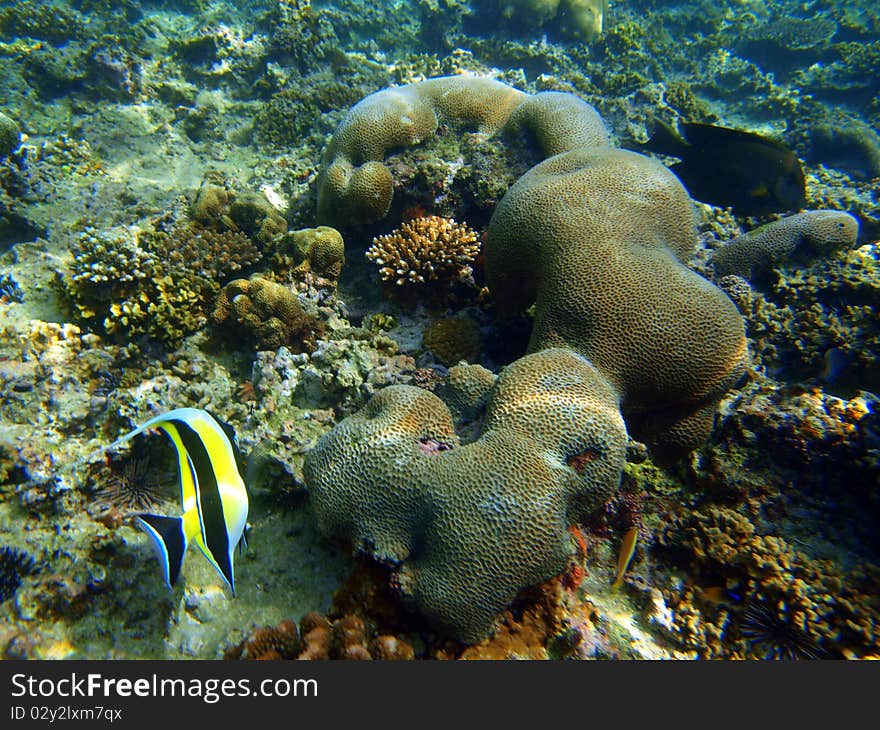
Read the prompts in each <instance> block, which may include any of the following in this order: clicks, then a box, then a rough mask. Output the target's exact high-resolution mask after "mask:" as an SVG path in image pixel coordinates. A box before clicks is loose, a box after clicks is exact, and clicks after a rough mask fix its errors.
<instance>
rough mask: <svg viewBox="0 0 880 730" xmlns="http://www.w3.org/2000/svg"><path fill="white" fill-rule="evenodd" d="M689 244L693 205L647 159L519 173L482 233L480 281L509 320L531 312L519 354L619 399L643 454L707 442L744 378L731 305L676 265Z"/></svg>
mask: <svg viewBox="0 0 880 730" xmlns="http://www.w3.org/2000/svg"><path fill="white" fill-rule="evenodd" d="M695 244H696V229H695V227H694V218H693V212H692V206H691V202H690V198H689V197H688V195H687V192H686V191H685V189H684V188H683V187H682V186H681V183H679V181H678V179H677V178H676V177H675V176H674V175H673V174H672V173H671V172H669V171H668V170H667V169H666V168H665V167H663V166H662V165H660V164H659V163H657V162H655V161H654V160H651V159H649V158H647V157H644V156H643V155H639V154H637V153H634V152H627V151H625V150H618V149H613V148H610V147H584V148H579V149H576V150H573V151H571V152H567V153H564V154H560V155H556V156H555V157H552V158H550V159H548V160H546V161H544V162H542V163H540V164H538V165H536V166H535V167H533V168H532V169H531V170H529V172H527V173H526V174H525V175H523V176H522V177H521V178H520V179H519V180H518V181H517V182H516V183H515V184H514V185H513V187H511V189H510V190H509V191H508V193H507V195H505V196H504V198H503V199H502V201H501V203H500V204H499V205H498V207H497V208H496V210H495V213H494V214H493V216H492V220H491V222H490V224H489V230H488V232H487V235H486V244H485V247H484V253H485V257H486V261H485V269H486V278H487V281H488V284H489V288H490V290H491V292H492V295H493V297H494V299H495V301H496V303H497V304H498V306H499V307H500V308H501V309H502V310H505V311H508V312H517V311H521V310H524V309H525V308H527V307H528V306H529V305H531V304H532V303H533V302H534V303H535V305H536V306H535V322H534V328H533V330H532V337H531V342H530V345H529V349H530V350H532V351H535V350H540V349H542V348H544V347H561V346H565V347H570V348H572V349H573V350H575V351H577V352H579V353H581V354H582V355H584V356H585V357H587V358H588V359H589V360H590V361H591V362H592V363H593V364H595V365H596V367H597V368H598V369H599V370H600V371H601V372H602V373H603V375H604V376H605V377H606V378H608V380H609V382H610V383H612V384H613V386H614V388H615V390H616V391H617V392H618V394H619V397H620V399H621V407H622V409H623V412H624V414H625V415H626V417H627V424H628V426H629V427H630V429H631V430H632V431H633V432H634V433H635V434H636V436H637V438H639V439H640V440H644V441H646V442H648V443H653V444H658V445H663V446H669V447H675V448H685V449H691V448H693V447H695V446H697V445H699V444H700V443H701V442H702V441H703V440H705V438H706V436H707V435H708V432H709V429H710V428H711V425H712V417H713V413H714V410H715V406H716V404H717V402H718V401H719V400H720V398H721V396H722V395H723V394H724V393H725V392H726V391H727V390H728V389H729V388H730V387H731V386H732V385H733V384H734V383H735V382H736V381H737V379H738V378H739V377H740V376H741V375H742V373H743V372H744V369H745V359H746V354H747V353H746V339H745V331H744V326H743V321H742V317H741V316H740V314H739V312H738V311H737V309H736V307H735V306H734V304H733V303H732V302H731V301H730V299H729V298H728V297H727V296H725V294H724V293H723V292H722V291H721V290H720V289H718V288H717V287H715V286H714V285H713V284H712V283H710V282H709V281H707V280H706V279H704V278H703V277H701V276H699V275H698V274H696V273H694V272H693V271H691V270H690V269H688V268H687V267H686V266H685V265H684V263H683V262H684V261H685V260H686V259H687V257H688V256H689V255H690V253H691V252H692V250H693V248H694V246H695Z"/></svg>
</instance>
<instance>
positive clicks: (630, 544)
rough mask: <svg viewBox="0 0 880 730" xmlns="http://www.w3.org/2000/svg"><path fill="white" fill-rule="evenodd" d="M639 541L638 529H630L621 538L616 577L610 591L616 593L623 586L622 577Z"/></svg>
mask: <svg viewBox="0 0 880 730" xmlns="http://www.w3.org/2000/svg"><path fill="white" fill-rule="evenodd" d="M638 539H639V528H638V527H630V528H629V530H627V532H626V534H625V535H624V536H623V542H622V543H621V544H620V554H619V555H618V556H617V576H616V577H615V578H614V582H613V583H612V584H611V590H612V591H616V590H617V589H619V588H620V586H622V585H623V576H624V574H625V573H626V569H627V568H628V567H629V564H630V561H632V558H633V555H634V554H635V552H636V541H637V540H638Z"/></svg>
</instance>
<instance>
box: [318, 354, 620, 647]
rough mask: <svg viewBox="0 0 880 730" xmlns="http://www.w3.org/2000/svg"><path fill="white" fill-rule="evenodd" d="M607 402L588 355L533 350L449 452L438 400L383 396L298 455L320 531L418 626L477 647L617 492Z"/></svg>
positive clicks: (612, 411)
mask: <svg viewBox="0 0 880 730" xmlns="http://www.w3.org/2000/svg"><path fill="white" fill-rule="evenodd" d="M615 404H616V398H615V396H614V394H613V391H611V390H610V389H609V388H608V386H607V385H606V384H605V383H604V381H603V379H602V378H601V376H600V375H599V374H598V372H597V371H596V370H595V369H594V368H593V367H592V366H591V365H590V364H589V363H588V362H586V360H584V359H583V358H580V357H579V356H577V355H575V354H573V353H571V352H569V351H566V350H559V349H549V350H544V351H542V352H539V353H535V354H533V355H529V356H527V357H525V358H522V359H521V360H519V361H517V362H516V363H514V364H513V365H511V366H509V367H508V368H507V369H506V370H505V371H504V372H503V373H502V375H501V377H500V378H499V380H498V383H497V384H496V386H495V390H494V394H493V397H492V400H491V401H490V403H489V406H488V409H487V414H486V419H485V426H484V430H483V433H482V435H481V436H480V438H478V439H477V440H476V441H474V442H472V443H469V444H466V445H461V444H460V443H459V439H458V436H457V435H456V433H455V431H454V427H453V423H452V420H451V416H450V414H449V411H448V410H447V409H446V407H445V406H444V405H443V402H442V401H441V400H440V399H438V398H437V397H436V396H434V395H433V394H431V393H430V392H428V391H425V390H422V389H420V388H414V387H410V386H392V387H390V388H385V389H383V390H381V391H379V392H378V393H377V394H376V395H375V396H374V397H373V398H372V399H371V401H370V402H369V404H368V405H367V407H366V408H365V409H364V410H363V411H361V412H359V413H357V414H355V415H353V416H350V417H349V418H347V419H345V420H344V421H342V422H341V423H340V424H339V425H338V426H337V427H336V428H335V429H333V430H332V431H331V432H330V433H328V434H325V436H323V437H322V438H321V440H320V441H319V442H318V444H317V446H316V447H315V449H313V450H312V451H311V452H309V454H308V455H307V456H306V460H305V463H304V466H303V473H304V476H305V479H306V483H307V484H308V485H309V492H310V495H311V499H312V504H313V507H314V510H315V513H316V516H317V519H318V524H319V526H320V528H321V529H322V531H324V532H325V533H327V534H329V535H333V536H336V537H339V538H344V539H346V540H350V541H351V543H352V544H353V548H354V550H355V552H357V553H363V554H366V555H369V556H372V557H373V558H374V559H376V560H378V561H380V562H382V563H385V564H388V565H390V566H392V567H393V568H394V573H395V574H394V578H393V582H394V584H395V585H396V586H397V588H398V590H399V592H400V594H401V596H402V598H403V599H404V601H405V602H406V603H407V604H408V605H411V606H413V607H415V608H417V609H418V610H419V612H420V613H421V614H422V615H424V616H425V617H427V618H428V619H429V620H430V621H432V622H433V623H435V624H436V625H438V626H439V627H441V628H443V629H445V630H446V631H447V632H449V633H451V634H452V635H453V636H455V637H457V638H459V639H460V640H463V641H474V640H478V639H481V638H483V637H484V636H485V635H486V634H487V633H489V631H490V630H491V628H492V626H493V622H494V620H495V618H496V616H497V614H498V613H499V612H500V611H501V610H503V609H504V608H505V607H506V606H507V605H509V603H510V601H511V600H512V599H513V598H514V596H515V595H516V594H517V592H518V591H519V590H520V589H521V588H523V587H525V586H529V585H534V584H536V583H539V582H541V581H542V580H546V579H547V578H550V577H552V576H553V575H556V574H557V573H559V572H561V571H562V570H563V569H564V568H565V567H566V565H567V564H568V561H569V559H570V558H571V556H572V554H573V552H574V550H573V546H572V542H571V539H570V535H569V533H568V530H567V527H568V525H569V524H570V523H571V522H573V521H575V520H576V519H578V517H579V516H582V515H583V514H585V513H586V512H587V511H589V510H590V509H591V508H595V507H596V506H598V504H600V503H601V502H602V501H604V500H605V499H607V497H608V496H610V494H611V493H612V492H613V491H614V489H615V488H616V486H617V481H618V479H619V474H620V470H621V469H622V467H623V462H624V458H625V452H626V435H625V430H624V428H623V423H622V421H621V419H620V416H619V414H618V413H617V411H616V407H615ZM380 485H381V486H380ZM501 485H505V486H504V488H503V489H501V488H500V487H501ZM432 504H433V505H438V504H443V505H444V508H443V509H440V510H438V509H436V508H434V509H428V507H429V505H432Z"/></svg>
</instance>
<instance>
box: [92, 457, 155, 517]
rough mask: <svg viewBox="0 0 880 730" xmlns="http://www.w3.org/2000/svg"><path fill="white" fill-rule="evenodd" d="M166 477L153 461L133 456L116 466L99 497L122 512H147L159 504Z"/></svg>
mask: <svg viewBox="0 0 880 730" xmlns="http://www.w3.org/2000/svg"><path fill="white" fill-rule="evenodd" d="M164 476H165V475H164V473H158V474H157V473H156V469H155V466H154V465H153V463H152V460H151V459H149V458H146V457H132V458H130V459H128V460H127V461H124V462H122V464H121V465H114V467H113V472H112V473H111V475H110V477H109V478H108V479H107V482H106V483H105V484H104V486H103V487H102V488H101V489H100V490H99V491H98V497H99V498H101V499H104V500H106V501H107V502H108V503H109V504H111V505H113V506H114V507H116V508H117V509H119V510H122V511H123V512H144V511H148V510H150V509H152V508H153V507H154V506H155V505H156V504H157V503H158V502H159V501H160V491H161V486H162V482H163V477H164Z"/></svg>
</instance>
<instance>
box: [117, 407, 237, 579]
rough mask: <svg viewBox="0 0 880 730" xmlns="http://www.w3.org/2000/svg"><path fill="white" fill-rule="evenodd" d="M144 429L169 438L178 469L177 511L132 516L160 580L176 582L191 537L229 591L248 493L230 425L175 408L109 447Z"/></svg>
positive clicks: (203, 413) (192, 410) (194, 410)
mask: <svg viewBox="0 0 880 730" xmlns="http://www.w3.org/2000/svg"><path fill="white" fill-rule="evenodd" d="M150 428H159V429H162V430H163V431H164V432H165V433H166V434H168V436H169V437H170V438H171V441H172V443H173V444H174V448H175V450H176V451H177V463H178V467H179V469H180V503H181V508H182V510H183V514H182V515H181V516H180V517H166V516H164V515H151V514H141V515H137V517H136V518H135V519H136V521H137V524H138V526H139V527H141V528H143V530H144V531H145V532H146V533H147V535H149V536H150V538H151V539H152V541H153V544H154V547H155V548H156V551H157V553H158V555H159V560H160V561H161V563H162V569H163V572H164V575H165V582H166V583H167V584H168V586H169V587H171V586H173V585H174V584H175V583H176V582H177V579H178V577H179V576H180V568H181V566H182V565H183V556H184V555H185V553H186V549H187V547H188V546H189V544H190V542H191V541H193V540H194V541H195V543H196V545H198V546H199V548H200V549H201V551H202V553H203V554H204V556H205V557H206V558H207V559H208V562H209V563H211V565H213V566H214V568H215V569H216V570H217V572H218V573H220V575H221V576H222V578H223V580H224V581H225V582H226V584H227V585H228V586H229V589H230V590H231V591H232V595H233V596H234V595H235V576H234V574H233V568H232V557H233V553H234V551H235V548H236V546H237V545H238V543H239V541H241V542H242V544H244V545H246V542H245V537H244V529H245V524H246V523H247V515H248V495H247V488H246V487H245V484H244V480H243V479H242V475H241V469H240V464H241V458H240V454H239V452H238V447H237V445H236V442H235V434H234V433H233V430H232V427H231V426H230V425H229V424H227V423H223V422H222V421H220V420H218V419H217V418H215V417H214V416H213V415H211V414H210V413H208V412H207V411H203V410H201V409H199V408H177V409H175V410H172V411H169V412H168V413H165V414H163V415H161V416H156V417H155V418H151V419H150V420H149V421H147V422H146V423H145V424H144V425H142V426H139V427H138V428H136V429H135V430H134V431H131V432H130V433H127V434H126V435H125V436H123V437H122V438H120V439H119V440H117V441H115V442H114V443H113V444H111V446H117V445H119V444H122V443H125V442H126V441H128V440H130V439H132V438H134V437H135V436H137V435H138V434H140V433H143V432H144V431H146V430H147V429H150ZM108 448H109V447H108Z"/></svg>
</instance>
